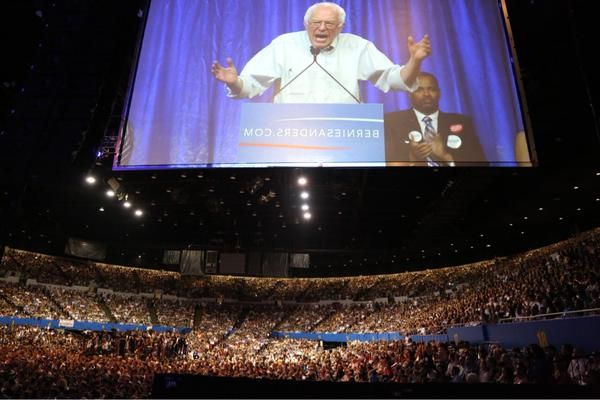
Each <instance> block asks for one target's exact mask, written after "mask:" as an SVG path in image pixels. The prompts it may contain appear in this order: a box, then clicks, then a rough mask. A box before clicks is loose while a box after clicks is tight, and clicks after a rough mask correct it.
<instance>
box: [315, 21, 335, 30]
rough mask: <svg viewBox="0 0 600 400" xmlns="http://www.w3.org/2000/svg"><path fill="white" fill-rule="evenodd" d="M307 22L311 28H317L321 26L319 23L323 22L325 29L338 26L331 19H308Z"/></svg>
mask: <svg viewBox="0 0 600 400" xmlns="http://www.w3.org/2000/svg"><path fill="white" fill-rule="evenodd" d="M308 24H309V25H310V26H312V27H313V28H319V27H321V24H325V28H327V29H333V28H337V27H338V26H339V24H338V23H337V22H331V21H310V22H309V23H308Z"/></svg>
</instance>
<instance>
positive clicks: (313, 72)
mask: <svg viewBox="0 0 600 400" xmlns="http://www.w3.org/2000/svg"><path fill="white" fill-rule="evenodd" d="M310 46H311V44H310V40H309V37H308V33H307V32H306V31H300V32H292V33H286V34H284V35H281V36H278V37H277V38H275V39H274V40H273V41H272V42H271V43H270V44H269V45H268V46H266V47H265V48H264V49H262V50H261V51H259V52H258V53H257V54H256V55H255V56H254V57H252V59H250V61H248V63H247V64H246V66H245V67H244V69H243V70H242V72H241V73H240V79H241V80H242V82H243V87H242V91H241V92H240V93H239V94H238V95H237V96H236V95H233V94H232V93H231V91H229V93H228V95H229V96H230V97H234V98H252V97H254V96H258V95H261V94H262V93H263V92H264V91H265V90H267V89H268V88H269V87H270V86H271V85H272V84H273V83H274V82H275V81H276V80H277V79H279V78H281V83H280V86H279V87H283V86H285V84H286V83H288V82H289V81H290V80H291V79H293V78H294V77H295V76H296V75H298V74H299V73H300V72H301V71H302V70H303V69H304V68H306V67H307V66H308V65H310V63H311V62H312V61H313V55H312V54H311V53H310ZM317 61H318V62H319V64H321V65H322V66H323V67H324V68H325V69H326V70H327V71H329V73H330V74H332V75H333V76H335V78H336V79H337V80H338V81H340V83H341V84H342V85H344V86H345V87H346V89H348V90H349V91H350V92H351V93H352V94H354V96H356V97H357V98H359V99H360V88H359V80H368V81H370V82H371V83H373V84H374V85H375V86H376V87H377V88H379V89H381V90H382V91H383V92H386V93H387V92H388V91H389V90H390V89H392V90H406V91H413V90H415V89H416V88H417V83H416V82H415V84H414V85H413V87H408V86H407V85H406V84H405V83H404V81H403V79H402V77H401V76H400V71H401V70H402V68H403V66H399V65H397V64H393V63H392V62H391V61H390V59H389V58H387V56H386V55H385V54H383V53H382V52H381V51H379V50H378V49H377V48H376V47H375V45H374V44H373V43H372V42H370V41H368V40H365V39H363V38H361V37H359V36H356V35H353V34H350V33H341V34H339V35H338V36H337V37H336V39H335V40H334V41H333V43H332V48H331V49H329V50H321V53H320V54H319V55H318V58H317ZM273 101H274V102H275V103H356V100H354V99H353V98H352V97H351V96H350V95H349V94H348V93H346V91H345V90H344V89H342V88H341V87H340V86H339V85H338V84H337V83H336V82H335V81H334V80H333V79H331V77H330V76H328V75H327V74H326V73H325V72H324V71H323V70H322V69H321V68H319V66H318V65H316V64H313V65H312V66H311V67H310V68H309V69H307V70H306V71H305V72H304V73H303V74H302V75H301V76H300V77H298V78H297V79H296V80H295V81H294V82H292V83H291V84H290V86H288V87H287V88H285V89H284V90H283V91H282V92H281V93H279V94H278V95H277V96H275V99H274V100H273Z"/></svg>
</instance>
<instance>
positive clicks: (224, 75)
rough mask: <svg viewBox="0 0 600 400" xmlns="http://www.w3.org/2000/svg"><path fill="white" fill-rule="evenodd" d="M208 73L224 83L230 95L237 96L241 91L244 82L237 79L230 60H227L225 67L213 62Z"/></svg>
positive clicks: (235, 70)
mask: <svg viewBox="0 0 600 400" xmlns="http://www.w3.org/2000/svg"><path fill="white" fill-rule="evenodd" d="M210 72H211V73H212V74H213V76H214V77H215V78H217V80H219V81H221V82H223V83H225V84H226V85H227V86H228V87H229V89H230V90H231V93H232V94H234V95H238V94H240V92H241V91H242V87H243V84H244V82H243V81H242V80H241V79H240V78H239V76H238V73H237V69H235V66H234V65H233V60H232V59H231V58H227V67H224V66H222V65H221V64H220V63H219V62H218V61H214V62H213V64H212V67H211V69H210Z"/></svg>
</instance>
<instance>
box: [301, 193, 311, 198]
mask: <svg viewBox="0 0 600 400" xmlns="http://www.w3.org/2000/svg"><path fill="white" fill-rule="evenodd" d="M300 197H301V198H303V199H308V197H309V194H308V192H302V193H300Z"/></svg>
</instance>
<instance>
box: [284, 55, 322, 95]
mask: <svg viewBox="0 0 600 400" xmlns="http://www.w3.org/2000/svg"><path fill="white" fill-rule="evenodd" d="M320 52H321V50H320V49H317V48H316V47H313V46H310V54H312V55H313V61H312V62H311V63H310V64H308V65H307V66H306V68H304V69H303V70H302V71H300V72H299V73H298V75H296V76H295V77H293V78H292V80H291V81H289V82H288V83H286V84H285V85H283V87H281V88H279V90H278V91H277V92H275V94H274V95H273V98H275V96H277V95H278V94H279V93H281V92H283V89H285V88H286V87H288V86H290V85H291V83H292V82H294V81H295V80H296V79H298V77H299V76H300V75H302V74H303V73H304V71H306V70H307V69H309V68H310V67H312V65H313V64H314V63H316V62H317V55H318V54H319V53H320Z"/></svg>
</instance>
